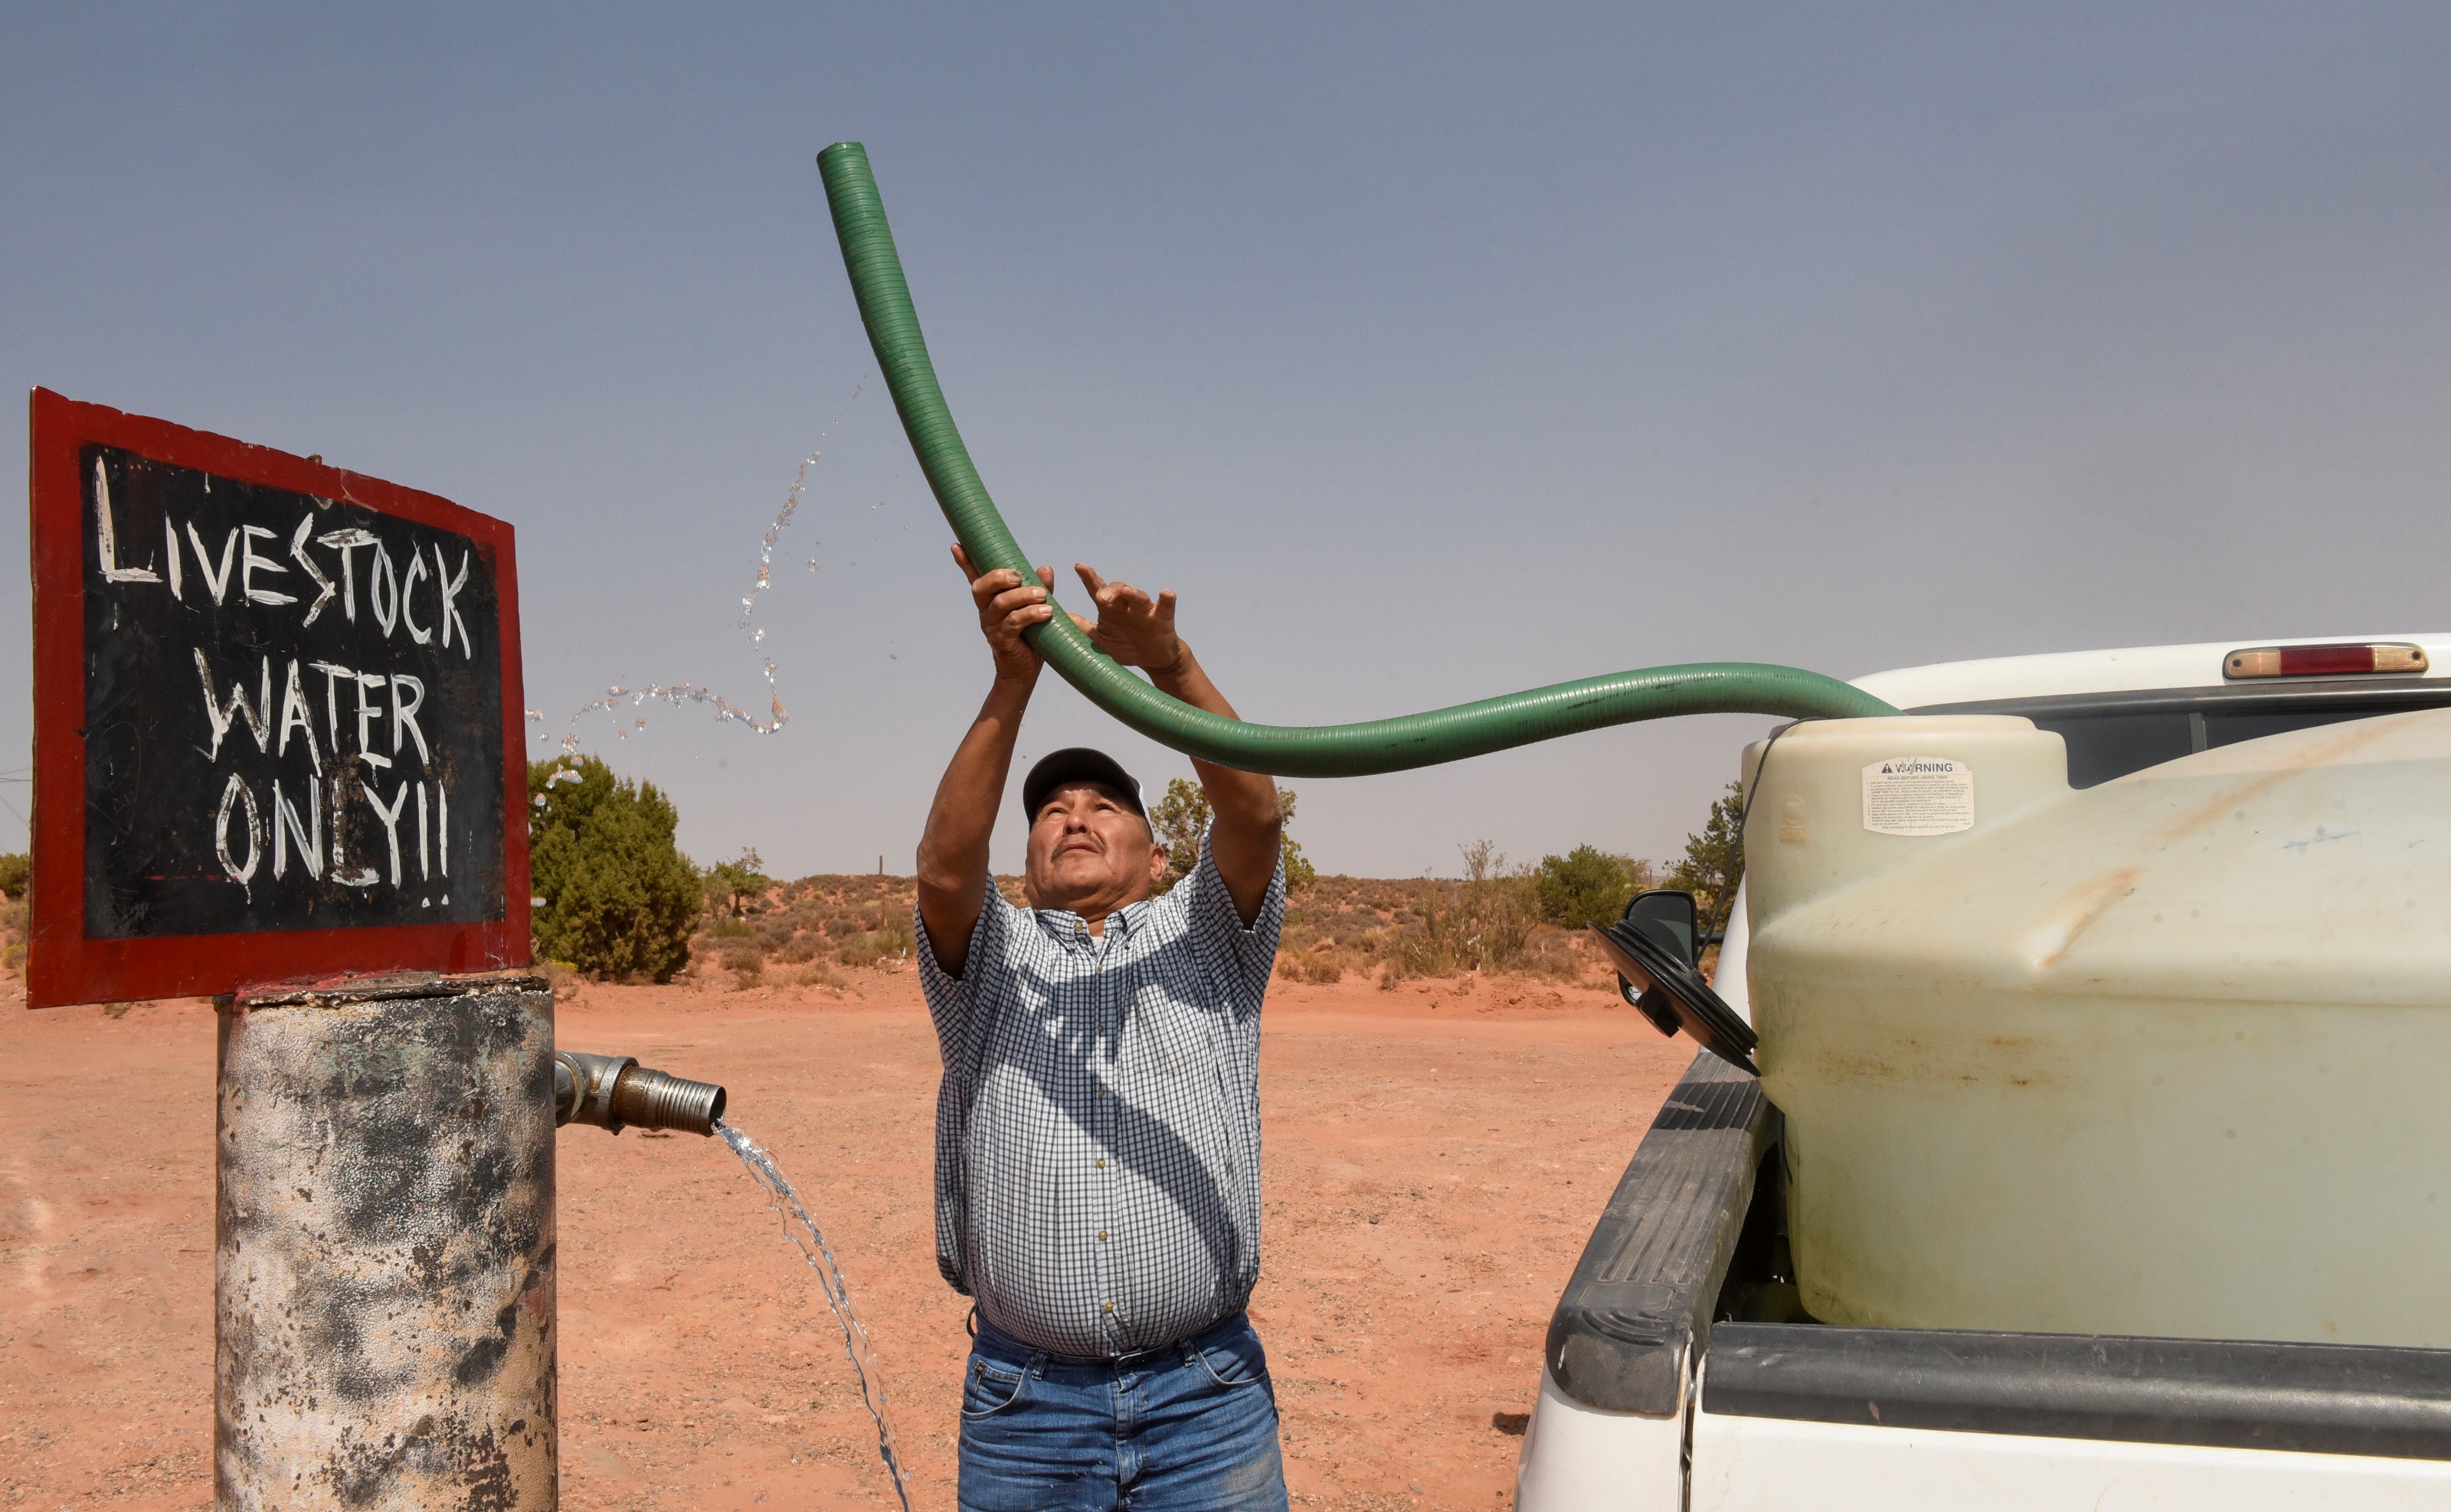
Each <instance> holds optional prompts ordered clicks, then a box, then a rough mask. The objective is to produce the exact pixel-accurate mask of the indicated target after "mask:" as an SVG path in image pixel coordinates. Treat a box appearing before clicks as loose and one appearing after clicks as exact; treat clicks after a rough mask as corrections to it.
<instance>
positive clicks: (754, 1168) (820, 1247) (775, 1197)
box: [715, 1124, 911, 1512]
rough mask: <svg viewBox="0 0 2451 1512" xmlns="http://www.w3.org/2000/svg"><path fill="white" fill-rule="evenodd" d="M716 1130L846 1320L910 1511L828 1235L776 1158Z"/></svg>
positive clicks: (880, 1397)
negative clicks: (804, 1234)
mask: <svg viewBox="0 0 2451 1512" xmlns="http://www.w3.org/2000/svg"><path fill="white" fill-rule="evenodd" d="M715 1131H716V1133H718V1134H721V1135H722V1136H723V1142H724V1143H725V1144H727V1145H730V1146H731V1147H732V1152H733V1153H734V1154H735V1155H737V1156H739V1157H740V1163H741V1164H742V1165H743V1166H746V1167H748V1168H749V1174H750V1175H751V1176H753V1177H755V1178H756V1181H757V1185H758V1186H760V1187H763V1188H766V1201H767V1205H768V1206H769V1207H771V1208H774V1209H775V1213H776V1214H777V1215H778V1216H780V1217H781V1218H782V1220H783V1237H784V1238H786V1239H789V1240H790V1241H792V1246H793V1247H794V1248H795V1249H797V1250H799V1252H800V1258H801V1259H803V1260H805V1261H807V1262H808V1263H809V1268H810V1269H811V1270H814V1271H815V1272H816V1275H817V1286H818V1287H819V1288H820V1289H822V1290H823V1291H824V1292H825V1294H826V1306H829V1307H832V1308H833V1310H834V1321H835V1322H836V1323H839V1324H841V1325H842V1333H843V1353H845V1354H847V1355H849V1356H850V1357H851V1368H852V1373H853V1375H855V1376H857V1377H858V1378H859V1396H860V1401H861V1402H863V1403H865V1404H867V1406H868V1415H869V1416H870V1417H872V1418H873V1419H875V1420H876V1453H877V1456H878V1458H880V1459H882V1460H883V1461H884V1462H885V1470H886V1473H887V1474H888V1475H891V1476H892V1477H893V1494H894V1496H895V1497H896V1498H898V1499H899V1500H900V1501H901V1502H902V1512H911V1490H910V1487H909V1486H907V1485H905V1484H904V1483H903V1479H902V1456H901V1455H900V1454H899V1453H898V1452H896V1451H895V1449H894V1446H893V1415H892V1413H890V1412H888V1411H887V1410H886V1406H885V1382H884V1379H883V1378H882V1377H880V1376H879V1375H878V1374H877V1370H876V1355H875V1350H874V1347H873V1345H871V1344H870V1343H869V1338H868V1325H867V1324H865V1323H862V1322H860V1318H859V1309H858V1308H856V1307H854V1306H852V1302H851V1289H850V1288H849V1287H847V1286H844V1285H843V1278H842V1267H839V1266H837V1265H835V1264H834V1252H833V1249H831V1248H829V1247H827V1245H826V1236H825V1235H824V1234H823V1233H821V1232H819V1231H818V1228H817V1221H816V1220H815V1219H814V1218H812V1217H810V1216H809V1209H808V1208H806V1207H804V1206H802V1204H801V1202H800V1194H799V1193H798V1192H797V1191H796V1190H794V1189H793V1187H792V1183H791V1180H790V1179H789V1178H788V1177H786V1176H785V1175H784V1174H783V1172H782V1171H781V1169H780V1168H777V1167H776V1166H775V1157H774V1156H772V1155H769V1154H768V1153H766V1151H765V1149H763V1148H762V1147H760V1146H759V1145H758V1143H757V1141H755V1140H754V1139H752V1138H750V1137H749V1136H748V1135H747V1134H744V1133H742V1132H741V1131H740V1130H739V1129H735V1128H733V1127H732V1126H731V1125H729V1124H717V1125H716V1126H715ZM794 1226H796V1227H794ZM803 1229H805V1230H806V1231H807V1237H806V1238H803V1237H801V1230H803Z"/></svg>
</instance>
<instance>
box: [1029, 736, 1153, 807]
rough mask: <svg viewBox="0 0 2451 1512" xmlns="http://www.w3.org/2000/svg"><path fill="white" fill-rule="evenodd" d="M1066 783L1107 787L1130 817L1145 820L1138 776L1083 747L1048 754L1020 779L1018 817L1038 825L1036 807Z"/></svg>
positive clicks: (1100, 753)
mask: <svg viewBox="0 0 2451 1512" xmlns="http://www.w3.org/2000/svg"><path fill="white" fill-rule="evenodd" d="M1067 782H1095V783H1098V784H1099V785H1100V786H1102V787H1108V788H1112V789H1114V790H1115V792H1116V793H1117V794H1118V795H1120V796H1121V797H1122V798H1123V800H1124V801H1125V802H1126V803H1128V804H1130V805H1131V810H1132V812H1133V813H1134V814H1137V815H1140V816H1141V817H1142V818H1143V819H1147V817H1148V809H1147V807H1146V806H1144V805H1143V804H1142V802H1141V784H1140V779H1139V778H1138V777H1135V776H1132V775H1131V774H1130V773H1128V772H1127V771H1125V770H1124V764H1123V763H1122V762H1120V761H1118V760H1116V759H1115V758H1114V757H1113V756H1108V755H1107V753H1105V752H1104V751H1093V750H1091V749H1090V748H1089V747H1088V746H1086V745H1073V746H1066V747H1065V748H1064V749H1063V750H1061V751H1049V753H1047V755H1045V756H1040V757H1039V758H1038V765H1036V766H1034V767H1031V768H1030V769H1029V776H1026V777H1024V778H1022V779H1021V816H1022V818H1023V819H1025V820H1027V821H1028V822H1029V823H1031V824H1035V823H1037V822H1038V809H1039V805H1041V804H1043V803H1045V802H1046V801H1047V795H1049V794H1050V793H1052V792H1054V791H1055V790H1056V789H1057V788H1060V787H1062V786H1063V785H1064V784H1065V783H1067Z"/></svg>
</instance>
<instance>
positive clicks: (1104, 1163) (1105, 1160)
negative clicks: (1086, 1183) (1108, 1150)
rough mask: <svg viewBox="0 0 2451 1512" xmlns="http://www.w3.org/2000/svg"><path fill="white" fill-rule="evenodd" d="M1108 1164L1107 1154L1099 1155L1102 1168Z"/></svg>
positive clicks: (1099, 1163)
mask: <svg viewBox="0 0 2451 1512" xmlns="http://www.w3.org/2000/svg"><path fill="white" fill-rule="evenodd" d="M1106 1164H1107V1157H1106V1156H1104V1155H1101V1156H1099V1157H1098V1165H1099V1167H1100V1168H1102V1169H1103V1168H1105V1167H1106Z"/></svg>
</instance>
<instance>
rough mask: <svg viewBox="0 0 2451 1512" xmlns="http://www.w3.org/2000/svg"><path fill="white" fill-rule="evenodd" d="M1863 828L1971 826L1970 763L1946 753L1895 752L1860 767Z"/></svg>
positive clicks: (1915, 830)
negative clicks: (1892, 754) (1889, 757)
mask: <svg viewBox="0 0 2451 1512" xmlns="http://www.w3.org/2000/svg"><path fill="white" fill-rule="evenodd" d="M1864 828H1866V829H1868V830H1870V831H1872V832H1873V834H1874V835H1955V834H1956V833H1957V832H1958V831H1960V830H1971V829H1972V828H1974V769H1973V768H1972V767H1970V766H1968V765H1967V764H1966V763H1965V762H1963V761H1953V760H1951V759H1950V758H1949V757H1948V756H1895V757H1892V758H1891V759H1890V760H1887V761H1875V762H1873V764H1872V765H1871V766H1868V767H1866V768H1865V769H1864Z"/></svg>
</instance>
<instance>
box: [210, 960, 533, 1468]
mask: <svg viewBox="0 0 2451 1512" xmlns="http://www.w3.org/2000/svg"><path fill="white" fill-rule="evenodd" d="M220 1007H221V1086H220V1096H219V1115H218V1129H217V1139H216V1175H217V1177H218V1187H219V1201H218V1205H217V1209H216V1213H215V1229H216V1234H215V1240H216V1248H215V1251H214V1257H213V1287H214V1304H215V1309H214V1343H215V1349H214V1375H215V1381H214V1386H215V1391H214V1401H215V1408H216V1420H215V1424H214V1433H213V1451H214V1475H213V1480H214V1490H215V1497H216V1500H217V1502H218V1503H219V1506H220V1507H221V1509H222V1512H272V1509H274V1508H279V1509H280V1512H319V1509H324V1508H330V1509H333V1512H339V1509H343V1508H346V1509H349V1512H411V1509H416V1512H440V1509H443V1508H467V1509H470V1512H479V1509H481V1512H554V1508H555V1504H556V1502H557V1498H558V1494H559V1485H558V1480H557V1473H556V1464H555V1453H556V1420H555V1402H554V1185H553V1159H554V1149H553V1147H554V1113H555V1106H554V1059H553V1051H554V1044H553V992H552V989H551V987H550V986H549V985H548V984H547V983H546V982H545V981H544V979H543V978H541V977H535V976H527V975H523V974H522V975H497V976H484V977H438V976H432V975H422V976H415V977H391V978H380V979H376V978H367V979H360V980H357V981H352V982H348V983H344V984H341V985H337V986H333V987H325V988H317V989H313V990H298V989H278V990H264V991H260V992H240V993H238V994H236V995H235V996H234V997H229V998H225V999H223V1000H222V1001H221V1004H220Z"/></svg>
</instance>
